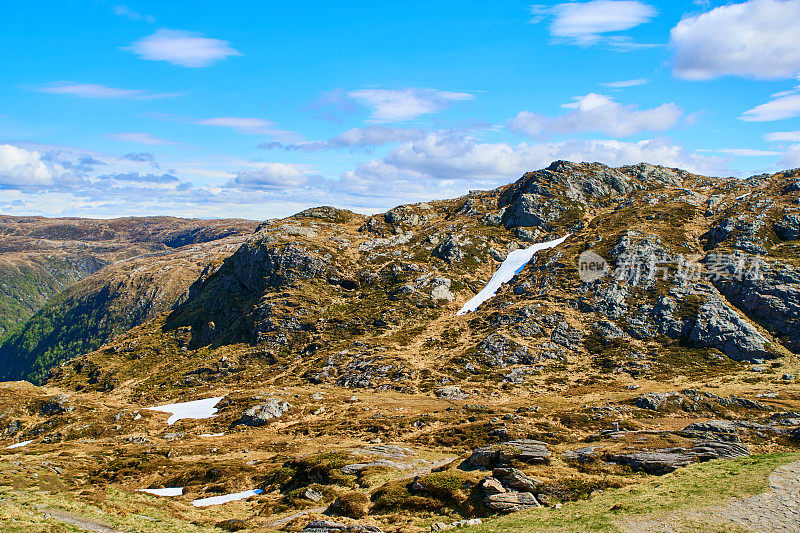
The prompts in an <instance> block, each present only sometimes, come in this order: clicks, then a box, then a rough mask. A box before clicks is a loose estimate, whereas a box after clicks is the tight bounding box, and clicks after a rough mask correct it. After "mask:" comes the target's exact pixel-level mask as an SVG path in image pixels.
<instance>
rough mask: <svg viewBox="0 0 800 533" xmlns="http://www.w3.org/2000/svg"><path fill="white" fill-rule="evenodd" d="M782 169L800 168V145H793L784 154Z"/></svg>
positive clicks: (781, 163)
mask: <svg viewBox="0 0 800 533" xmlns="http://www.w3.org/2000/svg"><path fill="white" fill-rule="evenodd" d="M780 166H781V168H798V167H800V143H798V144H793V145H791V146H790V147H789V149H788V150H786V153H785V154H783V159H781V162H780Z"/></svg>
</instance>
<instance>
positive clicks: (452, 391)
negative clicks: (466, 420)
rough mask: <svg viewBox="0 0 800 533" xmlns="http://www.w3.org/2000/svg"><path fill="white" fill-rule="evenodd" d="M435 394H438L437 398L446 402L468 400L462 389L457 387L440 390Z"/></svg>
mask: <svg viewBox="0 0 800 533" xmlns="http://www.w3.org/2000/svg"><path fill="white" fill-rule="evenodd" d="M434 394H436V397H437V398H443V399H445V400H462V399H464V398H466V395H465V394H464V393H463V392H461V388H460V387H456V386H449V387H441V388H438V389H436V391H435V393H434Z"/></svg>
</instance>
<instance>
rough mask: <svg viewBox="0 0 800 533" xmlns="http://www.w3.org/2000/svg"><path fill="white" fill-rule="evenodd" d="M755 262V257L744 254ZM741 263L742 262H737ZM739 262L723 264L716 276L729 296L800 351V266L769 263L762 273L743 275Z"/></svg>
mask: <svg viewBox="0 0 800 533" xmlns="http://www.w3.org/2000/svg"><path fill="white" fill-rule="evenodd" d="M743 260H744V261H745V262H746V264H752V261H753V258H752V257H747V258H743ZM737 263H738V262H737ZM737 263H734V264H728V265H723V269H722V272H721V273H722V274H724V275H721V276H719V277H718V278H716V279H714V280H712V283H713V284H714V286H715V287H716V288H717V289H718V290H719V292H720V293H722V294H723V295H725V298H726V299H727V300H728V301H729V302H731V303H732V304H733V305H735V306H736V307H737V308H739V309H741V310H742V312H743V313H745V314H746V315H747V316H748V317H750V318H751V319H753V320H754V321H755V322H757V323H759V324H760V325H761V326H763V327H764V328H765V329H766V330H767V331H769V332H770V333H772V334H773V335H775V336H776V337H779V338H782V341H783V342H784V344H785V346H786V347H787V348H789V349H790V350H792V351H793V352H795V353H800V269H798V268H797V267H793V266H791V265H787V264H781V263H778V262H773V263H768V264H767V263H765V264H764V265H763V266H762V268H761V269H760V275H759V276H756V275H754V273H752V272H751V273H750V275H742V274H743V273H742V272H737V271H736V270H737V268H738V266H737Z"/></svg>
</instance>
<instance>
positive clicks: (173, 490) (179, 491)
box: [136, 487, 183, 496]
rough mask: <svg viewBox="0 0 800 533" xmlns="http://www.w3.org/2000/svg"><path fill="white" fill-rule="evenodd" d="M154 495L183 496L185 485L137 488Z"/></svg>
mask: <svg viewBox="0 0 800 533" xmlns="http://www.w3.org/2000/svg"><path fill="white" fill-rule="evenodd" d="M136 490H137V491H139V492H146V493H147V494H152V495H153V496H183V487H169V488H166V489H136Z"/></svg>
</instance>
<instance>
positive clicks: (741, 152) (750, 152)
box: [698, 148, 782, 157]
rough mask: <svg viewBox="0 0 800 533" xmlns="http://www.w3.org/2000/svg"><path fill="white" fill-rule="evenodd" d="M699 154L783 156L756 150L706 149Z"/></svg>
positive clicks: (779, 153)
mask: <svg viewBox="0 0 800 533" xmlns="http://www.w3.org/2000/svg"><path fill="white" fill-rule="evenodd" d="M698 151H699V152H719V153H722V154H730V155H736V156H741V157H763V156H770V155H782V154H781V152H774V151H771V150H754V149H752V148H721V149H718V150H711V149H704V150H698Z"/></svg>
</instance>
